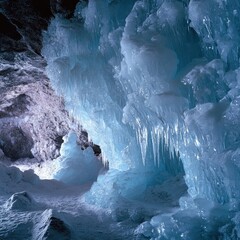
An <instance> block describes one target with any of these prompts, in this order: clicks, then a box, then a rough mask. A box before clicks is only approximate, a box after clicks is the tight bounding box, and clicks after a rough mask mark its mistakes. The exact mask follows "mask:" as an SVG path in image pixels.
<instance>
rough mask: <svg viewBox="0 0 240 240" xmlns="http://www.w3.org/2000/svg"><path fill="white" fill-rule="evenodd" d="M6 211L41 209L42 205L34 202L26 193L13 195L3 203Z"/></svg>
mask: <svg viewBox="0 0 240 240" xmlns="http://www.w3.org/2000/svg"><path fill="white" fill-rule="evenodd" d="M5 207H6V208H7V209H8V210H21V211H26V210H28V211H29V210H36V209H39V208H41V207H42V204H40V203H38V202H36V201H35V200H34V199H33V198H32V197H31V196H30V195H29V193H27V192H25V191H24V192H18V193H14V194H13V195H12V196H11V197H10V198H9V199H8V200H7V201H6V203H5Z"/></svg>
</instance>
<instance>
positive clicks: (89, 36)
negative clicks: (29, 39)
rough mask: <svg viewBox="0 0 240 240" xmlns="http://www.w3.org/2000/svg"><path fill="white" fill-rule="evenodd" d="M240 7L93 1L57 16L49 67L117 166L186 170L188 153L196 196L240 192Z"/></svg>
mask: <svg viewBox="0 0 240 240" xmlns="http://www.w3.org/2000/svg"><path fill="white" fill-rule="evenodd" d="M239 11H240V2H239V1H238V0H225V1H221V0H201V1H198V0H191V1H188V0H182V1H181V0H171V1H170V0H139V1H135V0H128V1H124V0H122V1H117V0H116V1H115V0H112V1H108V0H101V1H99V0H89V3H88V4H86V2H85V1H80V2H79V3H78V5H77V8H76V11H75V15H74V18H72V19H70V20H66V19H62V18H60V17H56V18H55V19H53V20H52V22H51V24H50V26H49V29H48V31H47V32H46V33H45V36H44V47H43V51H42V52H43V55H44V56H45V58H46V59H47V61H48V70H47V71H48V75H49V77H50V79H51V82H52V84H53V86H54V88H55V89H56V91H57V92H58V93H59V94H61V95H63V96H64V98H65V101H66V105H67V108H68V109H69V110H70V112H71V113H72V114H73V115H74V116H75V117H76V118H78V119H79V120H80V121H81V123H82V124H83V126H84V127H85V128H86V129H87V130H88V131H89V135H90V136H91V137H92V139H93V141H94V142H96V143H98V144H99V145H100V146H101V148H102V151H103V153H104V155H105V157H106V159H107V160H108V161H109V163H110V169H111V170H112V173H111V174H112V175H114V172H115V171H129V172H131V171H132V169H135V170H136V172H137V171H138V172H144V171H145V172H146V171H148V170H149V169H150V170H151V171H153V172H154V171H158V170H159V169H161V171H162V172H164V171H165V172H169V173H170V174H177V173H179V172H181V171H183V170H182V168H181V161H182V163H183V167H184V171H185V181H186V183H187V186H188V191H189V194H190V195H191V196H192V197H197V196H198V197H199V196H200V197H205V198H208V199H211V200H213V201H216V202H221V203H224V202H228V201H229V200H230V199H235V198H239V197H240V188H239V180H240V171H239V167H240V160H239V159H240V156H239V154H240V151H239V143H240V121H239V119H240V90H239V89H240V68H239V47H240V31H239V29H240V14H239ZM113 169H114V170H113ZM156 169H158V170H156ZM111 174H109V175H110V177H109V180H106V178H107V177H105V178H104V180H103V181H110V182H111V181H112V179H113V177H111V176H112V175H111ZM153 175H154V174H153ZM154 176H155V175H154ZM117 180H119V181H121V179H117ZM148 180H149V178H147V179H143V180H141V179H140V180H139V176H138V177H137V180H136V183H135V185H137V184H138V185H139V184H143V182H144V181H148ZM123 184H124V183H123ZM135 185H134V186H133V188H136V186H135Z"/></svg>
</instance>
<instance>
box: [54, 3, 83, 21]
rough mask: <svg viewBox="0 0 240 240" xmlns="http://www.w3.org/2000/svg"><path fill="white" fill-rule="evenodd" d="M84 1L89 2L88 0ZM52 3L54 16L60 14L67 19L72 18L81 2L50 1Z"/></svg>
mask: <svg viewBox="0 0 240 240" xmlns="http://www.w3.org/2000/svg"><path fill="white" fill-rule="evenodd" d="M82 1H83V2H87V1H86V0H82ZM50 2H51V10H52V13H53V14H60V15H62V16H63V17H65V18H71V17H72V16H73V13H74V10H75V7H76V4H77V3H78V2H79V0H50Z"/></svg>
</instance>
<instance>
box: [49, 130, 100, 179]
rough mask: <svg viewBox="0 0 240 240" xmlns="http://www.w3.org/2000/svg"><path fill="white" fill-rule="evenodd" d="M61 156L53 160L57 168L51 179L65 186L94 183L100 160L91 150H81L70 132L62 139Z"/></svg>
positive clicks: (75, 136) (74, 136) (74, 135)
mask: <svg viewBox="0 0 240 240" xmlns="http://www.w3.org/2000/svg"><path fill="white" fill-rule="evenodd" d="M63 140H64V143H63V146H62V147H61V150H60V154H61V156H60V157H59V158H58V159H56V160H55V163H54V164H55V166H57V167H56V168H55V169H54V171H55V172H53V173H52V175H53V178H54V179H57V180H60V181H62V182H64V183H67V184H85V183H89V182H94V181H95V180H96V179H97V176H98V174H99V172H100V170H101V168H102V164H101V162H100V160H99V159H98V158H97V157H96V156H95V154H94V152H93V149H92V148H91V147H88V148H87V149H85V150H82V149H81V148H80V147H79V145H78V144H77V135H76V133H74V132H70V133H69V134H68V135H67V136H65V137H64V138H63Z"/></svg>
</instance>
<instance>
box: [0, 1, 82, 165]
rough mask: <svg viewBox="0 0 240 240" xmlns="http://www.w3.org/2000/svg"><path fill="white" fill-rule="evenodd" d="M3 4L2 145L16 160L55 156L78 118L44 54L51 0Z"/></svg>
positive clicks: (0, 23)
mask: <svg viewBox="0 0 240 240" xmlns="http://www.w3.org/2000/svg"><path fill="white" fill-rule="evenodd" d="M0 8H1V13H0V149H1V150H2V151H3V153H4V154H5V156H7V157H9V158H11V160H13V161H15V160H17V159H20V158H33V157H35V158H36V159H37V160H38V161H41V160H51V159H54V158H56V157H58V156H59V149H60V147H61V143H62V140H61V138H62V136H64V135H65V134H67V133H68V131H69V129H70V127H69V126H70V124H71V121H72V120H71V118H70V117H69V115H68V113H67V112H66V111H65V110H64V104H63V101H62V99H61V98H60V97H57V96H56V95H55V94H54V91H53V90H52V89H51V87H50V85H49V80H48V78H47V76H46V74H45V66H46V63H45V61H44V59H43V58H42V56H40V52H41V48H42V30H44V29H46V28H47V26H48V22H49V19H50V18H51V17H52V16H53V15H52V12H51V8H50V0H15V1H5V0H3V1H1V2H0ZM79 129H80V128H79ZM79 129H77V130H76V131H80V130H79Z"/></svg>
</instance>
